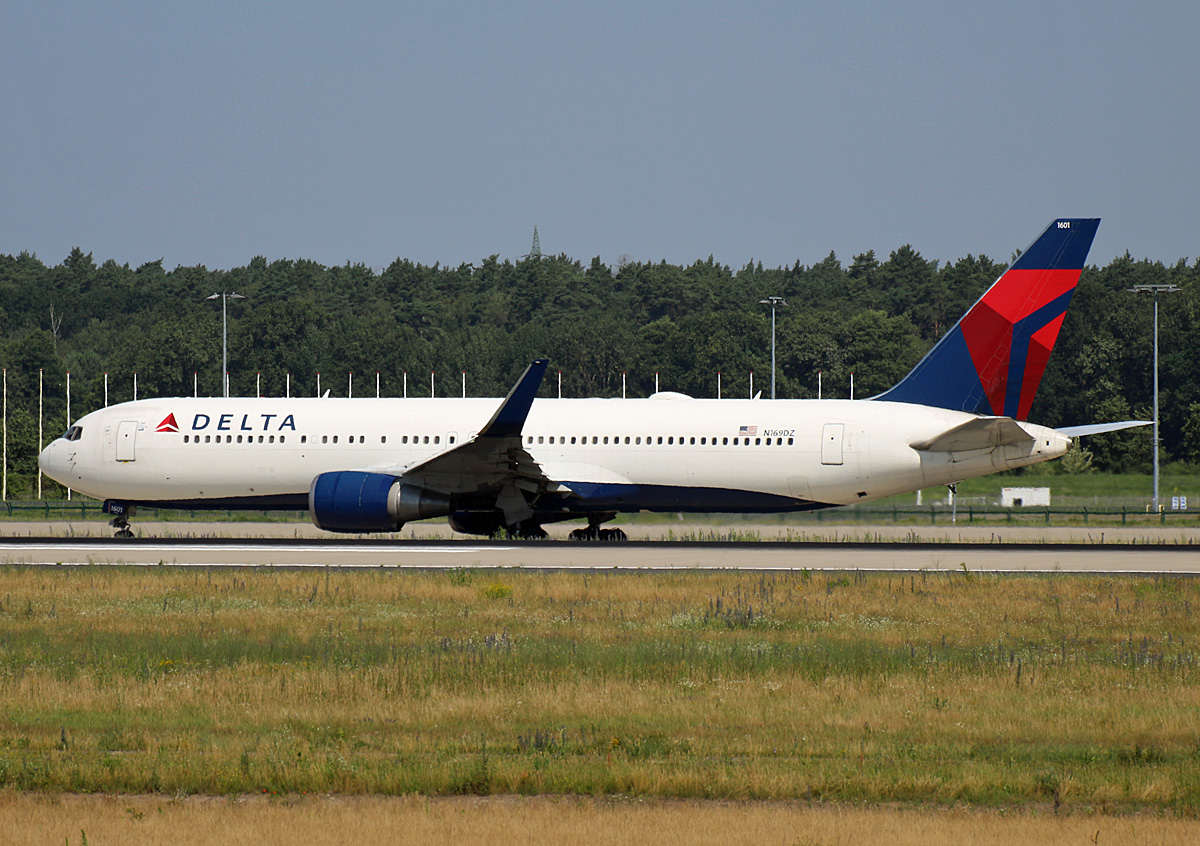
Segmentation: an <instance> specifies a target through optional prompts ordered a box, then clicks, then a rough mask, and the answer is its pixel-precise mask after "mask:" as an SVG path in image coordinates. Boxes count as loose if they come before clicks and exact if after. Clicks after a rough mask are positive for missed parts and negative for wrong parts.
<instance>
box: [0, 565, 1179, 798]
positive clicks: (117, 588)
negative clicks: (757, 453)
mask: <svg viewBox="0 0 1200 846" xmlns="http://www.w3.org/2000/svg"><path fill="white" fill-rule="evenodd" d="M1198 605H1200V583H1198V582H1196V581H1194V580H1191V579H1167V578H1144V579H1135V578H1120V579H1117V578H1105V577H1076V576H1070V577H1067V576H1055V577H1038V576H1003V577H1001V576H985V575H979V574H974V573H969V572H959V573H955V574H941V575H935V574H918V575H903V576H902V575H899V574H887V573H872V574H853V573H851V574H819V575H810V574H808V573H805V572H797V573H795V574H774V575H765V576H764V575H760V574H739V573H726V572H715V573H696V572H686V573H677V574H670V573H641V574H639V573H619V574H618V573H612V574H587V573H579V572H560V573H529V572H513V571H473V570H453V571H446V572H440V573H412V572H397V571H386V572H385V571H367V572H363V571H354V572H346V571H337V570H325V571H322V572H313V571H307V572H297V571H288V572H273V571H265V570H251V571H238V572H230V571H224V570H217V571H213V570H198V569H189V570H182V569H176V568H170V567H161V568H150V569H148V570H147V569H132V568H131V569H123V568H101V567H90V568H89V567H84V568H48V569H34V568H20V567H8V568H3V569H0V633H2V637H0V784H2V785H3V788H4V789H5V790H7V791H20V792H30V791H32V792H38V793H45V794H54V793H57V792H72V793H88V792H103V793H109V794H120V793H135V794H146V793H153V794H162V795H168V796H170V795H183V794H208V795H245V794H258V795H266V796H268V797H269V796H272V795H275V796H303V795H304V794H306V793H308V794H314V793H329V792H332V793H337V794H342V795H353V794H375V795H396V796H399V795H407V794H414V793H416V794H425V795H462V794H474V795H488V794H557V795H563V794H578V795H588V796H599V795H605V796H617V795H619V796H625V797H639V798H645V797H671V798H683V799H723V800H781V799H783V800H794V799H802V800H813V801H820V802H827V801H835V802H841V803H901V804H902V805H906V806H907V805H910V804H916V805H919V806H925V807H934V806H940V805H969V806H978V807H987V808H1011V807H1013V806H1028V807H1042V808H1053V809H1058V810H1066V811H1070V812H1072V813H1074V812H1084V811H1086V812H1099V813H1104V812H1122V813H1125V812H1131V811H1146V812H1152V813H1158V812H1163V811H1167V812H1171V813H1172V814H1173V815H1179V816H1181V817H1184V818H1190V817H1194V816H1196V815H1197V813H1198V812H1200V686H1198V684H1197V682H1198V681H1200V664H1198V660H1200V653H1198V651H1197V645H1198V644H1200V620H1197V615H1196V613H1195V612H1196V608H1197V606H1198Z"/></svg>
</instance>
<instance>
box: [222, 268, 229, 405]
mask: <svg viewBox="0 0 1200 846" xmlns="http://www.w3.org/2000/svg"><path fill="white" fill-rule="evenodd" d="M221 372H222V373H224V374H225V396H226V397H228V396H229V323H228V321H227V319H226V317H225V292H224V291H222V292H221Z"/></svg>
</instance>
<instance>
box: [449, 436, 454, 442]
mask: <svg viewBox="0 0 1200 846" xmlns="http://www.w3.org/2000/svg"><path fill="white" fill-rule="evenodd" d="M454 441H455V438H454V436H453V435H451V436H450V443H454Z"/></svg>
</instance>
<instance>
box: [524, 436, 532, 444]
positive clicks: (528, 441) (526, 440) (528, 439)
mask: <svg viewBox="0 0 1200 846" xmlns="http://www.w3.org/2000/svg"><path fill="white" fill-rule="evenodd" d="M525 443H527V444H531V443H533V435H529V436H528V437H527V438H525Z"/></svg>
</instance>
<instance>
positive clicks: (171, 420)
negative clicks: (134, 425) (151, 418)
mask: <svg viewBox="0 0 1200 846" xmlns="http://www.w3.org/2000/svg"><path fill="white" fill-rule="evenodd" d="M154 431H156V432H178V431H179V424H178V423H176V422H175V415H174V414H173V413H172V414H168V415H167V416H166V417H164V418H163V421H162V422H161V423H159V424H158V428H157V429H155V430H154Z"/></svg>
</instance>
